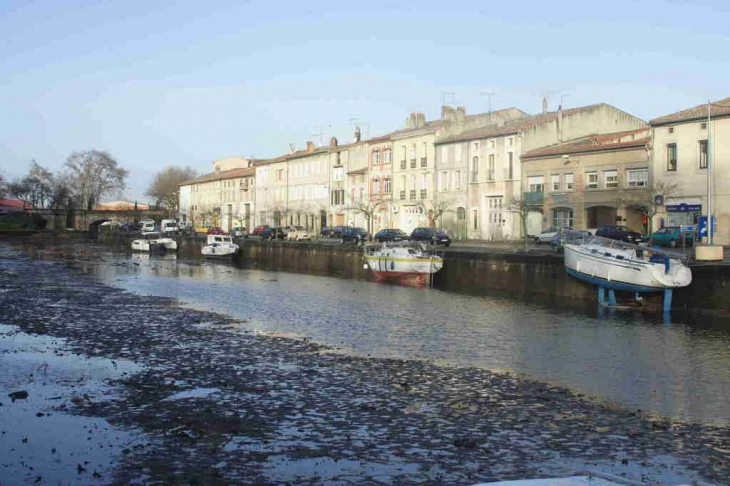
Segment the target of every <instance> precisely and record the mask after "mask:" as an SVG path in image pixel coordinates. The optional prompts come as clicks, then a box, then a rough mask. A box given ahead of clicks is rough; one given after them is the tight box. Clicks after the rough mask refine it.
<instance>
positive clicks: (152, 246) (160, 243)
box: [132, 232, 177, 252]
mask: <svg viewBox="0 0 730 486" xmlns="http://www.w3.org/2000/svg"><path fill="white" fill-rule="evenodd" d="M141 236H142V238H138V239H136V240H132V250H134V251H146V252H151V251H177V241H175V240H173V239H172V238H162V235H160V233H157V232H146V233H142V235H141Z"/></svg>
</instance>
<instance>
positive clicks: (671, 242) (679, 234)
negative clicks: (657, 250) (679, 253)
mask: <svg viewBox="0 0 730 486" xmlns="http://www.w3.org/2000/svg"><path fill="white" fill-rule="evenodd" d="M652 240H653V241H654V244H655V245H657V246H671V247H672V248H675V247H677V246H691V245H692V243H693V242H694V233H693V232H692V231H686V230H685V231H683V230H682V228H681V227H679V226H666V227H664V228H662V229H659V230H657V231H655V232H654V234H653V235H652Z"/></svg>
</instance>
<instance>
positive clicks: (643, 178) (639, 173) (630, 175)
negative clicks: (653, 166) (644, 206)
mask: <svg viewBox="0 0 730 486" xmlns="http://www.w3.org/2000/svg"><path fill="white" fill-rule="evenodd" d="M626 183H627V186H628V187H647V186H648V185H649V169H634V170H627V171H626Z"/></svg>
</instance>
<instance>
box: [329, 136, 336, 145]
mask: <svg viewBox="0 0 730 486" xmlns="http://www.w3.org/2000/svg"><path fill="white" fill-rule="evenodd" d="M330 147H337V138H336V137H332V138H330Z"/></svg>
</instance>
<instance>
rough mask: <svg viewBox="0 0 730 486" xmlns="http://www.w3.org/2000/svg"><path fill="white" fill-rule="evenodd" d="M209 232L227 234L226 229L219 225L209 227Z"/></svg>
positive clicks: (211, 233)
mask: <svg viewBox="0 0 730 486" xmlns="http://www.w3.org/2000/svg"><path fill="white" fill-rule="evenodd" d="M208 234H209V235H224V234H226V232H225V231H223V228H218V227H217V226H213V227H210V228H208Z"/></svg>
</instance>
